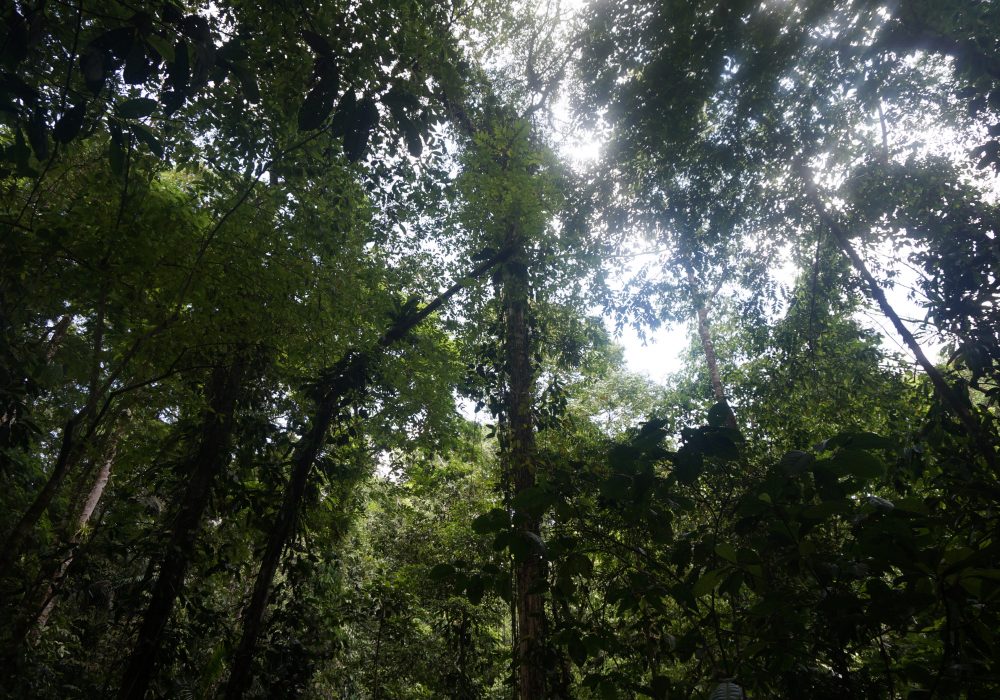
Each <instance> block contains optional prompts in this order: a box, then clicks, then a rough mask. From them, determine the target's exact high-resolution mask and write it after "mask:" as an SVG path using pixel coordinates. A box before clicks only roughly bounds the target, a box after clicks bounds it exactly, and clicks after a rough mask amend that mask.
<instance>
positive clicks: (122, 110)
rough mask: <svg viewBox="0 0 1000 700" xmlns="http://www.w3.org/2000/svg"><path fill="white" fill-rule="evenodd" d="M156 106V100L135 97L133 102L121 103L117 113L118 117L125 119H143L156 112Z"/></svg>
mask: <svg viewBox="0 0 1000 700" xmlns="http://www.w3.org/2000/svg"><path fill="white" fill-rule="evenodd" d="M156 106H157V102H156V100H153V99H150V98H148V97H134V98H132V99H131V100H125V101H124V102H119V103H118V106H117V107H116V108H115V111H116V112H117V113H118V116H119V117H122V118H123V119H141V118H143V117H148V116H149V115H150V114H152V113H153V112H154V111H156Z"/></svg>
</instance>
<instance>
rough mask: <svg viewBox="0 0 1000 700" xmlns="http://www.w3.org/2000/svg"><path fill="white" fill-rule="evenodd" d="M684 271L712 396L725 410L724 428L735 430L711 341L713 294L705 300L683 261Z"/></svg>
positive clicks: (734, 418)
mask: <svg viewBox="0 0 1000 700" xmlns="http://www.w3.org/2000/svg"><path fill="white" fill-rule="evenodd" d="M684 270H685V272H686V273H687V280H688V286H689V287H690V289H691V299H692V301H693V303H694V306H695V314H696V315H697V318H698V337H699V338H700V339H701V349H702V352H704V353H705V364H706V365H708V377H709V380H710V381H711V382H712V395H713V396H714V397H715V401H716V402H717V403H719V404H721V405H722V406H724V407H725V409H726V427H728V428H732V429H733V430H737V429H738V426H737V425H736V415H735V414H734V413H733V409H732V407H731V406H730V405H729V400H728V399H727V398H726V390H725V387H724V386H723V384H722V375H721V374H720V373H719V356H718V355H716V354H715V343H714V342H713V341H712V326H711V324H710V322H709V320H708V311H709V307H708V304H709V302H710V301H711V299H712V298H714V296H715V295H714V294H713V295H711V296H710V297H708V298H705V296H704V292H703V290H702V289H701V288H700V287H699V284H698V279H697V277H696V276H695V274H694V268H693V267H692V265H691V262H690V261H689V260H685V261H684Z"/></svg>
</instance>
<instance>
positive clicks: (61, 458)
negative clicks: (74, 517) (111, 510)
mask: <svg viewBox="0 0 1000 700" xmlns="http://www.w3.org/2000/svg"><path fill="white" fill-rule="evenodd" d="M105 301H106V289H105V288H104V287H103V286H102V288H101V292H100V296H99V299H98V302H97V318H96V321H95V330H94V351H93V356H92V358H91V370H90V379H89V389H88V392H87V403H86V405H85V406H84V407H83V408H81V409H80V410H79V411H77V412H75V413H74V414H73V415H72V416H70V418H69V419H68V420H67V421H66V425H65V426H64V427H63V434H62V440H61V442H60V446H59V455H58V456H57V457H56V463H55V465H54V466H53V468H52V473H51V474H49V478H48V480H47V481H46V482H45V486H43V487H42V490H41V491H40V492H39V493H38V495H37V496H35V500H34V501H32V503H31V505H30V506H28V510H26V511H25V512H24V515H22V516H21V517H20V519H18V521H17V523H16V524H15V525H14V529H13V530H11V532H10V534H9V535H8V536H7V539H6V540H5V541H4V543H3V546H2V547H0V571H6V570H7V569H8V568H9V567H10V565H11V564H13V563H14V560H15V558H16V557H17V555H18V554H20V552H21V547H22V546H23V544H24V541H25V540H26V539H28V536H29V535H30V534H31V532H32V530H34V528H35V525H36V524H37V523H38V520H39V518H41V517H42V513H44V512H45V511H46V510H47V509H48V507H49V504H50V503H52V499H53V498H55V495H56V493H58V491H59V487H60V486H62V482H63V481H64V480H65V479H66V475H67V474H69V472H70V470H72V468H73V466H74V465H75V464H76V462H77V460H78V459H79V457H80V455H81V454H82V452H83V448H84V446H85V444H86V438H85V439H84V440H83V441H78V440H77V436H76V432H77V429H78V427H79V426H80V424H81V423H82V422H83V420H84V419H86V418H88V417H89V416H90V415H91V414H92V413H93V412H94V409H95V407H96V406H97V401H98V400H99V396H98V393H97V391H98V389H97V386H98V379H99V376H100V370H101V357H102V356H103V354H104V313H105ZM60 325H62V322H61V321H60V324H59V325H57V327H56V329H55V330H54V331H53V344H54V345H50V350H51V353H52V355H53V356H54V354H55V349H57V348H58V344H57V343H56V341H57V340H58V343H61V342H62V338H61V337H58V336H59V335H60V334H65V331H66V328H68V323H67V324H65V325H66V327H65V328H63V329H62V330H60ZM53 347H54V348H55V349H53ZM97 422H98V421H96V420H94V421H91V425H90V427H89V429H88V430H87V432H86V436H88V437H89V436H90V435H91V434H92V433H93V431H94V429H95V428H96V427H97ZM81 442H82V443H83V444H80V443H81Z"/></svg>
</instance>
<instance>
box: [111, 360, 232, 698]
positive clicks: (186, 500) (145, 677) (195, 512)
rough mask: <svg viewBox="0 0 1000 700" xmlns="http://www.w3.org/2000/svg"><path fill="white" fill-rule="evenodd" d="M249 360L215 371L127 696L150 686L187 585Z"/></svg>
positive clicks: (129, 672) (125, 685)
mask: <svg viewBox="0 0 1000 700" xmlns="http://www.w3.org/2000/svg"><path fill="white" fill-rule="evenodd" d="M246 364H247V359H246V357H245V356H243V355H242V354H240V355H238V356H237V358H236V360H235V362H234V363H233V365H232V366H231V367H229V368H222V367H219V368H217V369H216V370H215V372H213V374H212V380H211V384H210V386H209V388H208V392H209V408H208V410H206V412H205V415H204V418H203V422H202V429H201V436H200V438H199V441H198V448H197V450H196V452H195V454H194V456H193V457H192V459H191V461H190V462H189V465H188V469H187V470H186V471H187V473H188V474H190V480H189V482H188V487H187V490H186V491H185V494H184V497H183V500H182V502H181V506H180V511H179V512H178V514H177V518H176V520H175V521H174V526H173V532H172V533H171V536H170V542H169V544H168V545H167V549H166V552H165V553H164V556H163V559H162V561H161V563H160V566H159V576H158V577H157V579H156V583H155V584H154V585H153V593H152V597H151V599H150V601H149V606H148V607H147V608H146V613H145V615H144V616H143V620H142V625H141V626H140V628H139V635H138V638H137V640H136V643H135V646H134V647H133V649H132V654H131V656H130V657H129V661H128V665H127V667H126V670H125V675H124V676H123V678H122V684H121V687H120V689H119V692H118V697H119V698H121V699H123V700H124V699H125V698H130V699H133V700H142V698H144V697H145V696H146V691H147V689H148V688H149V683H150V680H151V679H152V677H153V673H154V671H155V668H156V655H157V652H158V650H159V648H160V642H161V640H162V637H163V630H164V629H165V628H166V626H167V622H168V621H169V620H170V614H171V612H172V610H173V607H174V602H175V601H176V600H177V595H178V593H180V590H181V588H182V586H183V583H184V576H185V574H186V573H187V569H188V566H189V564H190V562H191V556H192V553H193V551H194V545H195V541H196V539H197V535H198V531H199V530H200V529H201V523H202V519H203V518H204V514H205V510H206V508H207V507H208V501H209V496H210V495H211V491H212V486H213V484H214V482H215V480H216V477H217V476H218V475H219V473H220V472H221V471H222V469H223V467H224V466H225V465H226V464H227V463H228V462H229V458H230V451H231V449H232V434H233V424H234V417H235V412H236V403H237V398H238V396H239V394H240V390H241V387H242V386H243V383H244V378H245V375H246Z"/></svg>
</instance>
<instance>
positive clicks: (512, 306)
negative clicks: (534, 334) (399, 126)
mask: <svg viewBox="0 0 1000 700" xmlns="http://www.w3.org/2000/svg"><path fill="white" fill-rule="evenodd" d="M506 246H507V247H508V248H510V249H511V250H512V251H513V252H512V254H511V258H510V261H509V262H508V263H507V264H506V265H505V266H504V267H503V271H502V282H503V285H502V293H503V307H504V315H505V317H506V318H505V321H506V327H505V329H504V333H505V336H506V337H505V338H504V360H505V363H506V365H507V397H506V402H505V403H506V406H505V410H506V413H507V422H508V439H507V455H506V457H507V468H508V469H509V470H510V472H511V475H512V477H513V478H512V481H513V486H514V498H515V499H516V498H517V495H518V494H520V493H522V492H524V491H526V490H527V489H530V488H532V487H534V486H535V461H536V448H535V425H534V418H533V415H532V405H533V402H534V397H535V373H534V369H533V367H532V364H531V337H530V330H529V319H528V313H529V311H528V301H529V297H530V288H529V282H528V265H527V255H526V252H525V249H524V240H523V238H522V236H521V235H520V232H519V231H518V228H517V226H516V224H514V225H512V226H511V227H510V229H509V230H508V233H507V241H506ZM514 519H515V526H516V527H517V528H518V529H519V530H520V531H521V533H522V534H523V535H524V536H525V537H526V538H527V539H531V540H536V539H540V533H541V526H540V522H539V518H538V516H535V515H529V514H527V513H515V514H514ZM515 567H516V571H515V582H516V595H517V620H518V631H517V648H516V654H517V660H516V665H517V682H518V697H519V698H521V700H537V699H538V698H544V697H545V696H546V682H545V657H546V654H545V651H546V650H545V627H546V625H545V599H544V597H543V595H542V592H541V590H542V584H543V583H544V581H545V576H546V573H545V562H544V560H543V558H542V557H541V555H540V554H536V553H532V554H529V555H528V556H526V557H524V558H522V559H521V561H519V562H517V563H516V564H515Z"/></svg>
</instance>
